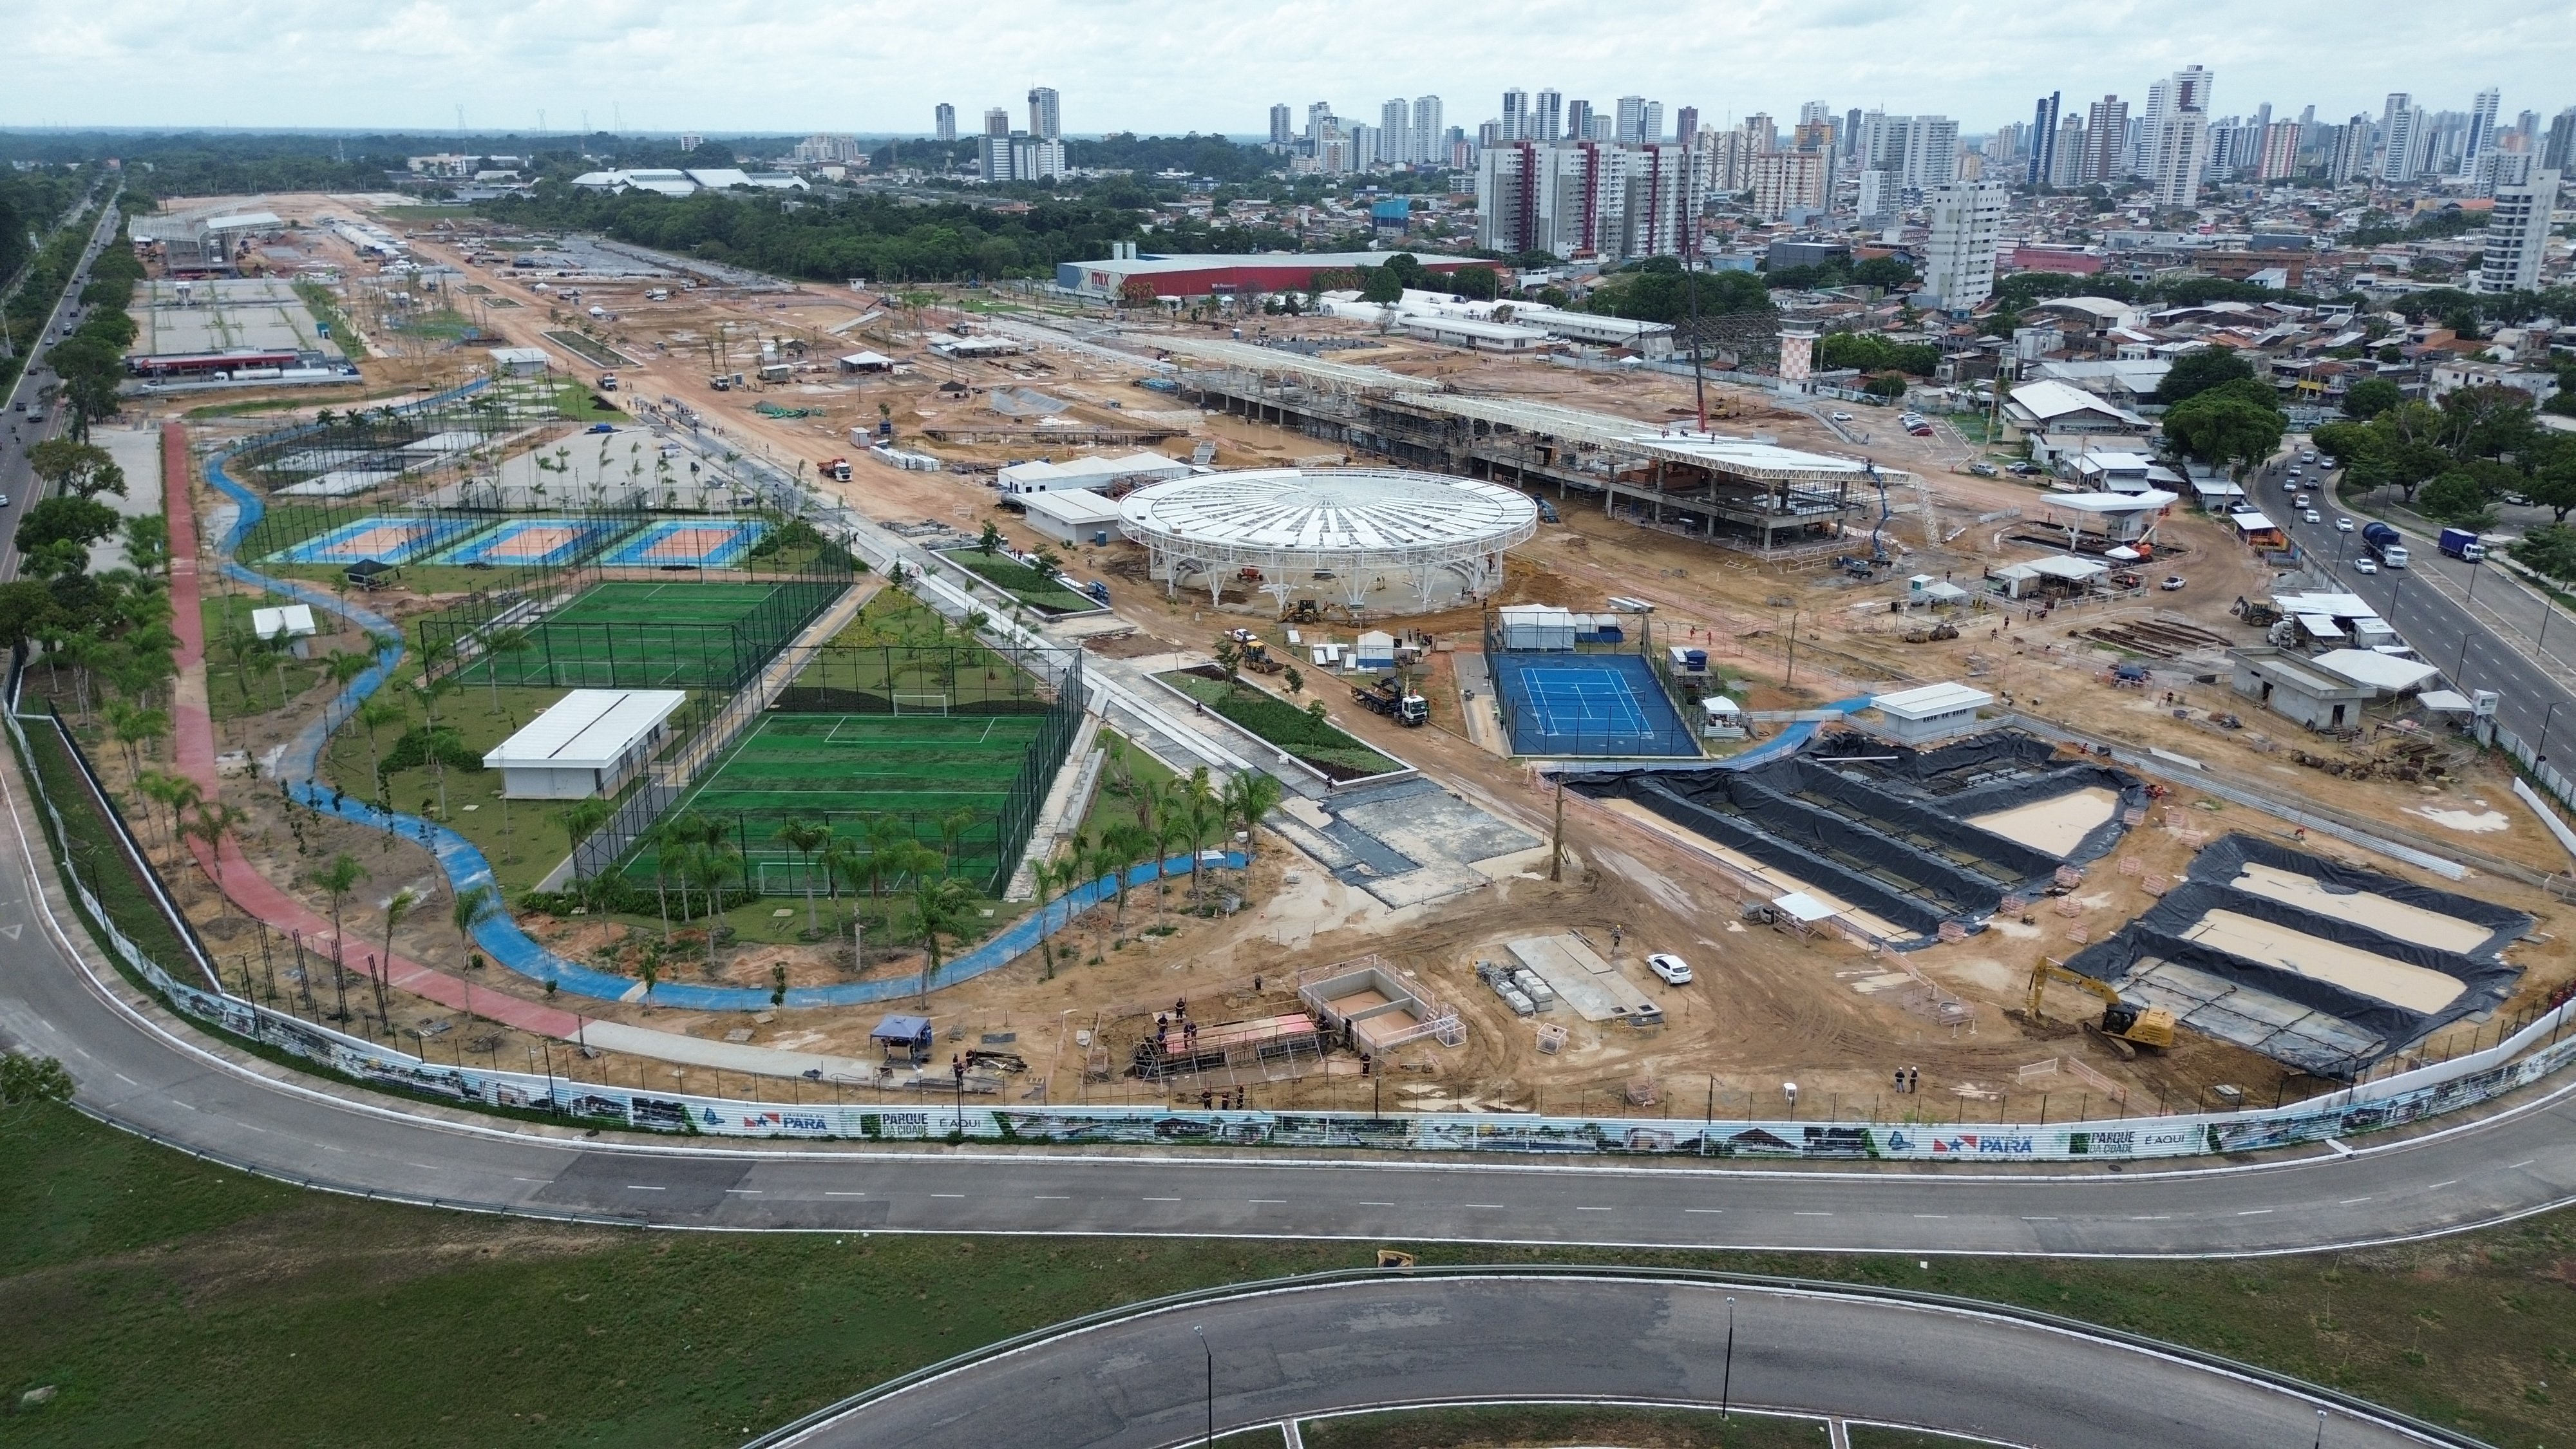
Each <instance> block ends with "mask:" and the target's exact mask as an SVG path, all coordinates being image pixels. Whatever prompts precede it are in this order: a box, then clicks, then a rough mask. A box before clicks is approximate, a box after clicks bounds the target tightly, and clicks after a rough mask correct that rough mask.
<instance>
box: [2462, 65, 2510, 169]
mask: <svg viewBox="0 0 2576 1449" xmlns="http://www.w3.org/2000/svg"><path fill="white" fill-rule="evenodd" d="M2503 104H2504V97H2503V95H2502V93H2500V92H2499V91H2497V89H2496V88H2495V87H2494V86H2489V87H2487V88H2486V89H2485V90H2482V91H2480V92H2478V98H2477V100H2476V102H2475V103H2473V104H2472V105H2471V106H2470V107H2469V131H2468V135H2467V136H2466V137H2464V138H2463V139H2462V141H2461V146H2460V174H2461V175H2462V176H2469V175H2473V174H2475V173H2476V171H2477V166H2478V161H2479V158H2481V157H2483V156H2485V155H2486V154H2487V153H2488V152H2490V151H2492V150H2494V149H2495V145H2496V112H2497V111H2498V110H2499V109H2501V108H2502V106H2503Z"/></svg>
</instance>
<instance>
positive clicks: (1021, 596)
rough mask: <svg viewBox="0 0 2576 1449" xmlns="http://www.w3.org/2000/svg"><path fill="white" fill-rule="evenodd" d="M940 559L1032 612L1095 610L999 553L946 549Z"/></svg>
mask: <svg viewBox="0 0 2576 1449" xmlns="http://www.w3.org/2000/svg"><path fill="white" fill-rule="evenodd" d="M940 557H941V558H944V559H946V560H948V561H949V562H950V563H953V564H955V565H957V566H958V567H959V568H961V569H964V570H966V571H967V572H968V573H971V574H973V575H975V576H976V577H977V578H979V579H982V580H984V581H985V582H986V583H989V584H991V585H992V586H993V587H995V588H997V589H1000V590H1001V591H1002V592H1004V593H1006V594H1009V595H1010V596H1011V597H1012V598H1014V599H1017V600H1019V601H1020V602H1021V603H1023V604H1026V605H1028V606H1029V607H1030V608H1032V609H1038V610H1042V611H1044V612H1046V613H1050V614H1064V613H1071V612H1073V611H1075V610H1078V609H1097V608H1099V607H1100V602H1099V601H1098V600H1097V599H1093V598H1090V597H1088V596H1086V595H1083V594H1078V593H1075V592H1074V591H1073V590H1071V589H1069V588H1066V587H1065V586H1064V585H1063V584H1062V583H1061V582H1059V581H1057V580H1055V579H1052V578H1049V577H1047V576H1046V575H1044V574H1042V573H1039V572H1038V571H1037V570H1036V569H1033V568H1030V567H1029V566H1028V565H1026V564H1021V563H1013V562H1012V561H1011V560H1009V559H1007V558H1004V557H1002V556H1001V555H1000V554H988V553H983V552H979V551H978V550H975V549H971V548H958V549H950V550H948V551H947V552H945V553H942V554H941V555H940Z"/></svg>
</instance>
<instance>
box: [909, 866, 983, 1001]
mask: <svg viewBox="0 0 2576 1449" xmlns="http://www.w3.org/2000/svg"><path fill="white" fill-rule="evenodd" d="M971 899H973V893H972V892H970V891H969V890H967V888H966V882H964V881H962V880H958V879H956V878H955V877H953V876H946V875H939V876H934V875H930V874H928V873H926V872H925V873H924V874H923V875H922V876H921V877H920V878H919V879H918V880H916V881H915V882H914V884H913V888H912V927H913V929H914V930H916V931H919V932H920V933H921V945H922V951H923V955H922V960H921V994H922V995H923V996H925V997H927V996H929V995H930V988H931V986H932V984H933V983H935V982H936V981H937V980H938V979H939V938H940V936H941V935H942V934H943V933H945V934H948V935H952V936H953V935H955V934H957V932H958V929H959V927H960V925H961V924H962V920H963V917H964V915H965V911H966V903H967V902H968V901H969V900H971Z"/></svg>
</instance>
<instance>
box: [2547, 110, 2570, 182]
mask: <svg viewBox="0 0 2576 1449" xmlns="http://www.w3.org/2000/svg"><path fill="white" fill-rule="evenodd" d="M2540 169H2541V170H2543V171H2555V172H2557V173H2559V174H2560V175H2562V176H2563V175H2565V174H2567V173H2568V172H2570V171H2576V106H2571V107H2569V108H2568V109H2566V110H2563V111H2560V112H2559V113H2558V114H2557V115H2555V116H2553V117H2551V118H2550V121H2549V134H2548V135H2547V136H2546V137H2545V138H2543V139H2542V141H2541V143H2540Z"/></svg>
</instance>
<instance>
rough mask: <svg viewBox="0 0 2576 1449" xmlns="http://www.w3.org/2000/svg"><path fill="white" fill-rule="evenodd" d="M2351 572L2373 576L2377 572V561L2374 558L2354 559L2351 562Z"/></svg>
mask: <svg viewBox="0 0 2576 1449" xmlns="http://www.w3.org/2000/svg"><path fill="white" fill-rule="evenodd" d="M2352 571H2353V572H2354V573H2357V574H2375V573H2377V572H2379V560H2377V559H2375V558H2357V559H2354V560H2353V561H2352Z"/></svg>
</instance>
